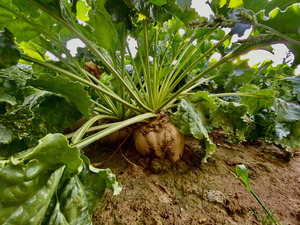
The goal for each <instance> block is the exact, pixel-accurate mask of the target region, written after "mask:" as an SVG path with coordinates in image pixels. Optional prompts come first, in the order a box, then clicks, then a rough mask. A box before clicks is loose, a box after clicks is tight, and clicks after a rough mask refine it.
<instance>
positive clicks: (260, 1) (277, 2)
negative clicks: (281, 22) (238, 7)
mask: <svg viewBox="0 0 300 225" xmlns="http://www.w3.org/2000/svg"><path fill="white" fill-rule="evenodd" d="M243 2H244V8H246V9H251V10H252V11H254V12H259V11H261V10H264V11H265V13H266V15H268V14H269V12H270V11H272V10H273V9H275V8H279V9H280V10H285V9H286V8H287V7H288V6H290V5H292V4H294V3H299V1H298V0H272V1H269V0H243Z"/></svg>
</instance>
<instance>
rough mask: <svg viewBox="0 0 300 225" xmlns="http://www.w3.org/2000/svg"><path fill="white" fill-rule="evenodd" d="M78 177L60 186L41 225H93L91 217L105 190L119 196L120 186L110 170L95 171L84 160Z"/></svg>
mask: <svg viewBox="0 0 300 225" xmlns="http://www.w3.org/2000/svg"><path fill="white" fill-rule="evenodd" d="M85 158H86V157H85V156H83V159H84V163H83V167H82V171H81V172H80V174H79V175H78V176H75V177H72V178H70V179H68V180H65V181H63V182H61V184H60V186H58V189H57V191H56V193H57V196H53V197H52V201H51V204H50V205H49V208H48V210H47V214H46V215H45V217H44V220H43V223H42V224H67V225H71V224H74V225H76V224H87V225H92V215H93V213H94V211H95V209H96V207H97V206H98V203H99V202H100V200H101V198H102V196H103V194H104V191H105V189H106V188H110V189H111V190H112V191H113V193H114V194H115V195H116V194H119V192H120V191H121V186H120V185H119V184H118V183H117V182H116V177H115V176H114V175H113V174H112V173H111V171H110V170H109V169H96V168H93V167H92V166H90V164H89V161H86V160H85Z"/></svg>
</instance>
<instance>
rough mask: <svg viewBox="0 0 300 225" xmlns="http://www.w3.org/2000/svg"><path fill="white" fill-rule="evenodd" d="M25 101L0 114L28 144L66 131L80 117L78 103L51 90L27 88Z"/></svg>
mask: <svg viewBox="0 0 300 225" xmlns="http://www.w3.org/2000/svg"><path fill="white" fill-rule="evenodd" d="M19 94H20V95H21V97H20V99H21V101H20V102H18V104H16V105H15V106H13V107H7V111H6V112H5V114H3V115H2V116H1V118H0V123H1V124H2V125H3V126H4V127H6V129H10V130H11V132H12V133H13V138H14V139H15V140H25V141H26V144H27V146H28V147H32V146H35V145H36V144H37V143H36V142H37V140H38V139H40V138H42V137H43V136H45V135H46V134H48V133H55V132H63V131H64V129H66V128H67V127H69V126H72V125H73V124H74V123H75V122H76V121H77V120H78V119H79V118H80V117H81V114H80V113H79V112H78V110H77V109H76V107H75V106H74V105H73V104H72V103H70V101H69V100H68V99H66V98H64V97H63V96H61V95H60V96H59V95H56V94H54V93H51V92H48V91H42V90H38V89H34V88H32V87H26V88H23V89H22V90H21V91H20V93H19Z"/></svg>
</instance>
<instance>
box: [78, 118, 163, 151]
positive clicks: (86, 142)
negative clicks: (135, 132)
mask: <svg viewBox="0 0 300 225" xmlns="http://www.w3.org/2000/svg"><path fill="white" fill-rule="evenodd" d="M155 116H157V114H153V113H144V114H141V115H138V116H136V117H133V118H130V119H128V120H124V121H122V122H119V123H118V124H117V125H116V126H113V127H109V128H107V129H105V130H102V131H100V132H98V133H96V134H94V135H91V136H89V137H87V138H85V139H83V140H82V141H80V142H78V143H73V144H72V146H76V147H77V148H79V149H81V148H84V147H86V146H88V145H89V144H91V143H93V142H95V141H97V140H98V139H101V138H103V137H104V136H106V135H108V134H111V133H113V132H115V131H117V130H120V129H122V128H124V127H127V126H129V125H131V124H134V123H138V122H141V121H143V120H145V119H149V118H152V117H155Z"/></svg>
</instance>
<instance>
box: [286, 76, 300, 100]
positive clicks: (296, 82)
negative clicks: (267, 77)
mask: <svg viewBox="0 0 300 225" xmlns="http://www.w3.org/2000/svg"><path fill="white" fill-rule="evenodd" d="M285 80H288V81H290V82H291V83H292V85H293V92H294V93H295V94H296V95H297V99H298V101H300V76H294V77H287V78H285Z"/></svg>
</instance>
